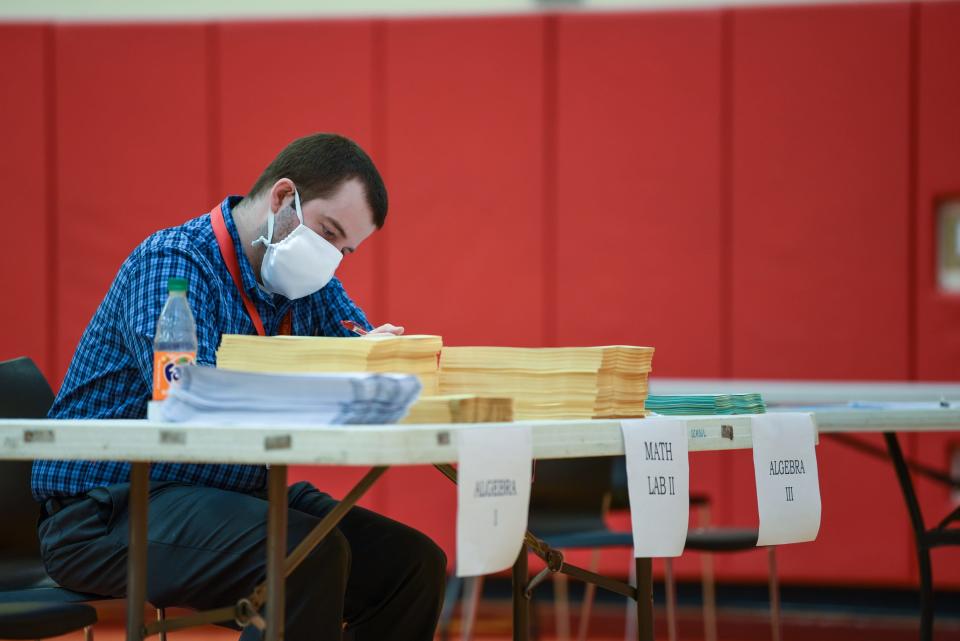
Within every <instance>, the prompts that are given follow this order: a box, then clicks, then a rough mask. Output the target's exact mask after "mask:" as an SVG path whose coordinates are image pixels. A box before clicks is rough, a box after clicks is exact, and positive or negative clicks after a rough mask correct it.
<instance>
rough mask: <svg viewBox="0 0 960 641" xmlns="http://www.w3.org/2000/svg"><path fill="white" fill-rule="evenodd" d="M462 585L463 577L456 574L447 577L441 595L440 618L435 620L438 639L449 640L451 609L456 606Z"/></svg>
mask: <svg viewBox="0 0 960 641" xmlns="http://www.w3.org/2000/svg"><path fill="white" fill-rule="evenodd" d="M462 587H463V579H461V578H460V577H458V576H457V575H456V574H454V575H453V576H451V577H449V578H448V579H447V589H446V592H444V595H443V609H442V610H440V619H439V621H438V622H437V631H438V632H439V633H440V641H449V639H450V623H451V622H452V620H453V611H454V609H455V608H456V607H457V601H458V600H459V598H460V588H462Z"/></svg>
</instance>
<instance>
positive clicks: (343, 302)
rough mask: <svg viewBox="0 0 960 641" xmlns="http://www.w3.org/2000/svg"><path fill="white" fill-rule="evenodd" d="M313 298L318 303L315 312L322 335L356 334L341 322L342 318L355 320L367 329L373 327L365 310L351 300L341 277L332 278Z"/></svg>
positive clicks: (319, 332)
mask: <svg viewBox="0 0 960 641" xmlns="http://www.w3.org/2000/svg"><path fill="white" fill-rule="evenodd" d="M313 299H314V301H315V305H316V307H315V309H314V313H315V314H317V318H318V319H319V327H318V330H319V331H318V332H317V333H318V334H319V335H320V336H354V333H353V332H351V331H350V330H349V329H347V328H345V327H344V326H343V325H341V324H340V321H342V320H352V321H355V322H356V323H359V324H360V325H362V326H363V327H365V328H366V329H367V331H370V330H371V329H373V326H372V325H370V323H369V321H367V316H366V314H364V313H363V310H362V309H360V308H359V307H358V306H357V304H356V303H354V302H353V301H352V300H350V297H349V296H348V295H347V292H346V291H345V290H344V289H343V283H341V282H340V279H338V278H334V279H332V280H331V281H330V282H329V283H327V284H326V286H325V287H324V288H323V289H321V290H320V291H319V292H318V293H317V295H316V296H314V297H313Z"/></svg>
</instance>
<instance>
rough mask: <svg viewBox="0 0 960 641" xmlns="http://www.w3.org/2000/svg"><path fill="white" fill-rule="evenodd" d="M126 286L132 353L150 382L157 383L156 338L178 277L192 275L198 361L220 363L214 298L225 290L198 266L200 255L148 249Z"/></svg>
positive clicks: (125, 306)
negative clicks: (170, 286)
mask: <svg viewBox="0 0 960 641" xmlns="http://www.w3.org/2000/svg"><path fill="white" fill-rule="evenodd" d="M144 254H145V255H144V256H143V257H142V258H141V260H139V261H138V262H137V264H136V266H135V267H134V268H133V269H131V273H130V275H129V278H128V279H127V281H126V282H125V283H124V287H123V288H122V290H121V291H122V299H123V307H122V310H121V317H120V318H121V320H120V322H121V324H122V326H123V328H124V332H123V336H124V343H125V346H126V348H127V351H128V352H129V353H130V355H131V356H132V357H133V359H134V361H135V362H136V365H137V369H139V370H140V375H141V377H142V378H143V380H144V382H145V383H146V385H147V386H148V387H150V388H152V386H153V339H154V337H155V336H156V328H157V319H158V318H160V312H161V311H162V310H163V306H164V304H165V303H166V302H167V294H168V292H167V281H168V280H169V279H170V278H173V277H180V278H185V279H187V283H188V289H187V300H188V301H189V303H190V311H192V312H193V317H194V320H195V321H196V320H198V319H199V321H200V322H197V323H196V327H197V362H198V363H200V364H203V365H215V364H216V351H217V346H218V345H219V343H220V331H219V323H218V322H217V320H216V318H217V309H216V306H215V305H214V304H213V301H215V300H218V299H219V292H217V291H214V285H213V283H212V282H211V279H210V278H209V276H208V274H209V270H207V269H203V267H204V266H203V265H201V264H198V261H197V258H196V256H195V255H192V254H190V253H188V252H185V251H183V250H182V249H179V248H176V247H169V246H167V247H160V248H158V249H155V250H147V251H146V252H144Z"/></svg>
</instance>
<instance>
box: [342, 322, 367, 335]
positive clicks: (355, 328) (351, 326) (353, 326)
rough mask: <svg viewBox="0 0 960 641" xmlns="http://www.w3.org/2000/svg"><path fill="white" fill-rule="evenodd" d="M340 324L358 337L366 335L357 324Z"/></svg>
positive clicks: (365, 331)
mask: <svg viewBox="0 0 960 641" xmlns="http://www.w3.org/2000/svg"><path fill="white" fill-rule="evenodd" d="M340 324H341V325H343V326H344V327H345V328H347V329H348V330H350V331H351V332H353V333H354V334H357V335H358V336H363V335H364V334H366V333H367V330H365V329H364V328H363V327H361V326H360V324H359V323H355V322H353V321H352V320H342V321H340Z"/></svg>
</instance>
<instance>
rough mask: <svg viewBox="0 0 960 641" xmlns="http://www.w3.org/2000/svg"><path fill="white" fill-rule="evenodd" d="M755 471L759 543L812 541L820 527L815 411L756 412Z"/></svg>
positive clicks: (754, 439)
mask: <svg viewBox="0 0 960 641" xmlns="http://www.w3.org/2000/svg"><path fill="white" fill-rule="evenodd" d="M752 430H753V472H754V477H755V478H756V481H757V508H758V510H759V513H760V537H759V539H758V540H757V545H778V544H781V543H801V542H803V541H813V540H814V539H816V538H817V532H818V531H819V530H820V480H819V477H818V474H817V454H816V446H815V443H816V432H817V430H816V426H815V425H814V423H813V416H812V415H811V414H799V413H782V414H781V413H771V414H760V415H757V416H754V417H753V421H752Z"/></svg>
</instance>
